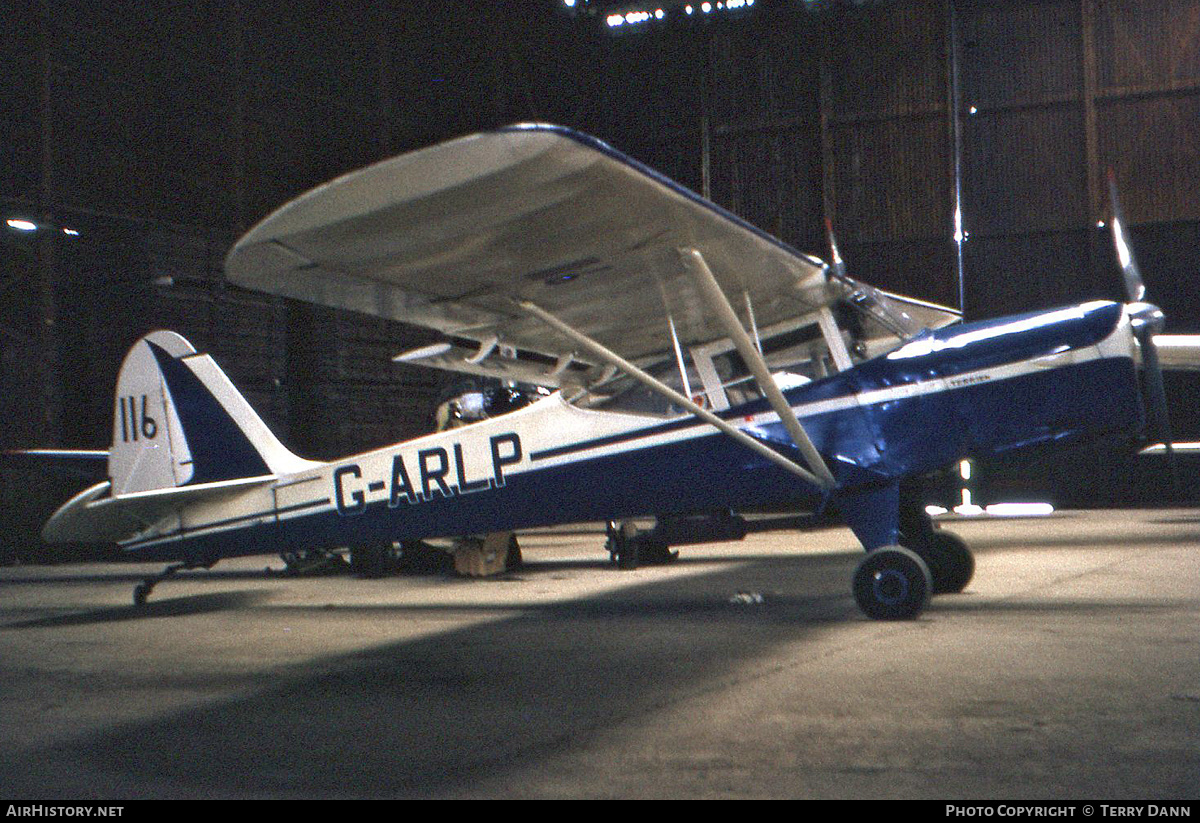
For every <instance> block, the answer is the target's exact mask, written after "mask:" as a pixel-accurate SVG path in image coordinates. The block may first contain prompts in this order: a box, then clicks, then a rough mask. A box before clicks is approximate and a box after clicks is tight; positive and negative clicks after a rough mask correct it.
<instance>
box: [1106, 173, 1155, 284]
mask: <svg viewBox="0 0 1200 823" xmlns="http://www.w3.org/2000/svg"><path fill="white" fill-rule="evenodd" d="M1108 198H1109V202H1110V203H1111V204H1112V235H1113V245H1114V246H1116V249H1117V262H1118V263H1120V265H1121V274H1122V276H1124V278H1125V293H1126V294H1127V295H1129V301H1130V302H1131V303H1141V302H1142V301H1144V300H1145V299H1146V284H1145V283H1144V282H1143V281H1142V273H1141V271H1140V270H1139V269H1138V265H1137V260H1136V259H1135V258H1134V256H1133V246H1131V245H1130V243H1129V234H1128V232H1126V230H1125V216H1124V214H1122V213H1121V201H1120V200H1119V199H1118V197H1117V177H1116V175H1115V174H1114V173H1113V170H1112V169H1111V168H1110V169H1109V170H1108Z"/></svg>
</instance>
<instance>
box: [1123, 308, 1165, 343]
mask: <svg viewBox="0 0 1200 823" xmlns="http://www.w3.org/2000/svg"><path fill="white" fill-rule="evenodd" d="M1128 312H1129V322H1130V324H1131V325H1132V326H1133V331H1134V333H1135V334H1137V335H1138V339H1139V340H1140V339H1141V337H1142V335H1143V334H1145V333H1150V334H1161V333H1162V330H1163V327H1164V326H1165V325H1166V322H1167V318H1166V316H1165V315H1164V314H1163V313H1162V309H1160V308H1159V307H1158V306H1156V305H1154V304H1153V303H1129V304H1128Z"/></svg>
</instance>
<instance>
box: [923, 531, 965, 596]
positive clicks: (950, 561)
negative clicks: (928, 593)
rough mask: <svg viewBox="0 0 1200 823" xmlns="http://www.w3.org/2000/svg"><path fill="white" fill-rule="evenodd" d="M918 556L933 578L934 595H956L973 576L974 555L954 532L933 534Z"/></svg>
mask: <svg viewBox="0 0 1200 823" xmlns="http://www.w3.org/2000/svg"><path fill="white" fill-rule="evenodd" d="M919 554H920V555H921V559H922V560H924V561H925V565H927V566H929V573H930V574H931V575H932V576H933V593H934V594H958V593H959V592H961V591H962V590H963V589H965V588H966V587H967V584H968V583H970V582H971V578H972V577H974V576H975V555H974V554H972V553H971V550H970V549H969V548H967V543H966V541H965V540H963V539H962V538H961V537H959V536H958V535H957V534H955V533H954V532H947V531H936V532H934V533H933V537H932V538H931V540H930V541H929V546H928V547H927V549H926V550H925V551H922V552H919Z"/></svg>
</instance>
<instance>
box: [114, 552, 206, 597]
mask: <svg viewBox="0 0 1200 823" xmlns="http://www.w3.org/2000/svg"><path fill="white" fill-rule="evenodd" d="M216 562H217V561H216V560H210V561H209V562H207V563H202V562H201V563H196V562H185V563H176V564H175V565H174V566H168V567H167V568H166V570H165V571H163V573H162V574H156V575H154V576H153V577H147V578H146V579H145V580H143V581H142V582H141V583H138V584H137V585H136V586H134V587H133V605H135V606H138V607H141V606H145V605H146V601H147V600H148V599H149V598H150V593H151V592H152V591H154V587H155V586H157V585H158V584H159V583H161V582H163V581H164V580H166V579H168V578H170V577H173V576H174V575H175V573H176V572H181V571H184V570H185V569H211V568H212V567H213V564H214V563H216Z"/></svg>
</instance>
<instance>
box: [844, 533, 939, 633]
mask: <svg viewBox="0 0 1200 823" xmlns="http://www.w3.org/2000/svg"><path fill="white" fill-rule="evenodd" d="M853 587H854V600H855V601H856V602H857V603H858V607H859V608H860V609H862V610H863V613H864V614H866V615H867V617H870V618H871V619H873V620H912V619H914V618H915V617H917V616H918V615H920V614H921V612H922V611H924V610H925V607H926V606H928V605H929V595H930V593H931V592H932V591H933V580H932V579H931V577H930V575H929V567H928V566H926V565H925V561H924V560H922V559H921V558H920V556H919V555H918V554H917V553H916V552H912V551H909V550H908V549H905V548H901V547H900V546H884V547H883V548H879V549H875V550H874V551H872V552H869V553H868V554H867V556H866V557H864V558H863V559H862V562H860V563H859V564H858V568H857V569H855V570H854V586H853Z"/></svg>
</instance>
